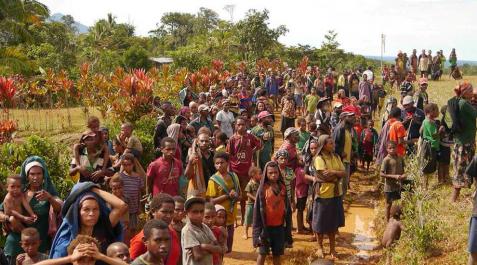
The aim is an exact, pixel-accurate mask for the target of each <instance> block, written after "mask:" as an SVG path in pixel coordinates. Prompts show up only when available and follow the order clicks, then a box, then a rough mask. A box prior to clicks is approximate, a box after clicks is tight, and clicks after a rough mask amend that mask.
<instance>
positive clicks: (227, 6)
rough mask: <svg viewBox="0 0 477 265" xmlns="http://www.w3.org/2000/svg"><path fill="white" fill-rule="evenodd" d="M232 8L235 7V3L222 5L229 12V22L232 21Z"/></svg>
mask: <svg viewBox="0 0 477 265" xmlns="http://www.w3.org/2000/svg"><path fill="white" fill-rule="evenodd" d="M234 9H235V5H226V6H224V10H225V11H227V12H229V15H230V23H232V24H233V23H234Z"/></svg>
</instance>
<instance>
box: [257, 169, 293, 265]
mask: <svg viewBox="0 0 477 265" xmlns="http://www.w3.org/2000/svg"><path fill="white" fill-rule="evenodd" d="M263 172H264V176H263V178H262V179H261V181H260V186H259V188H258V191H257V200H256V201H255V205H254V214H253V219H254V220H253V246H254V247H258V248H259V255H258V257H257V265H264V264H265V258H266V256H267V255H268V254H269V253H270V249H271V250H272V256H273V264H274V265H279V264H281V259H280V256H282V255H283V254H284V250H285V243H288V244H289V245H291V244H292V243H293V242H292V241H291V239H292V238H291V219H290V218H287V217H288V216H287V214H286V213H287V212H290V211H291V208H290V202H289V200H288V198H287V195H286V193H287V192H286V187H285V183H284V181H283V178H282V175H281V173H280V169H279V167H278V163H277V162H274V161H270V162H268V163H267V164H266V165H265V168H264V170H263Z"/></svg>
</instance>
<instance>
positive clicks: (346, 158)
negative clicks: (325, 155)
mask: <svg viewBox="0 0 477 265" xmlns="http://www.w3.org/2000/svg"><path fill="white" fill-rule="evenodd" d="M352 144H353V139H352V138H351V133H350V132H349V131H348V130H345V142H344V149H343V151H344V153H345V156H344V158H343V162H346V163H350V162H351V148H352Z"/></svg>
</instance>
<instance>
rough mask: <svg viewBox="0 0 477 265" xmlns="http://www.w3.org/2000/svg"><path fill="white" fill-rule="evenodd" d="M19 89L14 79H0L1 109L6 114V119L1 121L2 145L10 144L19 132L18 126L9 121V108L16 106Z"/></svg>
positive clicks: (0, 137) (0, 138) (0, 141)
mask: <svg viewBox="0 0 477 265" xmlns="http://www.w3.org/2000/svg"><path fill="white" fill-rule="evenodd" d="M16 91H17V88H16V86H15V82H14V80H13V79H12V78H6V77H0V107H1V108H2V111H3V112H4V113H5V114H6V118H5V119H2V120H0V144H2V143H5V142H9V141H11V140H12V137H13V135H14V133H15V131H16V130H17V124H16V122H15V121H14V120H11V119H9V115H8V108H9V107H12V106H13V104H14V101H13V98H14V97H15V94H16Z"/></svg>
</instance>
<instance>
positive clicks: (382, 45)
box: [381, 33, 386, 72]
mask: <svg viewBox="0 0 477 265" xmlns="http://www.w3.org/2000/svg"><path fill="white" fill-rule="evenodd" d="M385 52H386V35H384V33H381V72H382V71H383V54H384V53H385Z"/></svg>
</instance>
